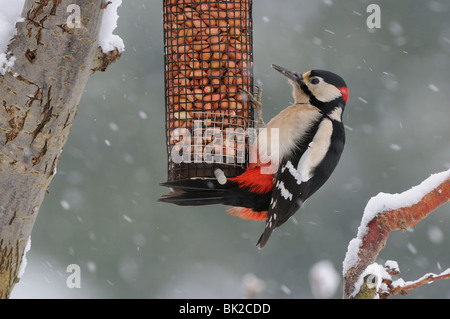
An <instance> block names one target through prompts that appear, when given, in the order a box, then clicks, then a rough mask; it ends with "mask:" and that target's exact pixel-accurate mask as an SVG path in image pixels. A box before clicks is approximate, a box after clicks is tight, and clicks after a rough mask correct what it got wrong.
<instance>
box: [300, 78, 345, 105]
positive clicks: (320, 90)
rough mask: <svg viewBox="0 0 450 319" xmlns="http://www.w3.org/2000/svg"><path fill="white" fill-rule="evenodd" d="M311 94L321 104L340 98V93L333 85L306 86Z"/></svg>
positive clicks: (324, 83)
mask: <svg viewBox="0 0 450 319" xmlns="http://www.w3.org/2000/svg"><path fill="white" fill-rule="evenodd" d="M308 88H309V90H310V91H311V93H312V94H313V95H314V96H315V97H316V99H318V100H319V101H321V102H330V101H333V100H335V99H337V98H338V97H341V96H342V93H341V91H339V89H338V88H337V87H335V86H334V85H331V84H328V83H326V82H322V83H320V84H317V85H314V84H308Z"/></svg>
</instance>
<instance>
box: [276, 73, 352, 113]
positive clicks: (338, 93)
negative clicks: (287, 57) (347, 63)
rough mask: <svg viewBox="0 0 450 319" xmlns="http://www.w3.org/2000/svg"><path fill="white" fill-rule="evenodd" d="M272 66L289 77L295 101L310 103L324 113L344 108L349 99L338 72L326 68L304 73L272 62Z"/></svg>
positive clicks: (345, 86)
mask: <svg viewBox="0 0 450 319" xmlns="http://www.w3.org/2000/svg"><path fill="white" fill-rule="evenodd" d="M272 68H274V69H275V70H277V71H278V72H280V73H281V74H283V75H284V76H285V77H287V78H288V80H289V82H290V83H291V85H292V87H293V91H292V95H293V97H294V99H295V103H310V104H312V105H314V106H315V107H317V108H319V109H320V110H321V111H323V112H324V113H326V114H328V113H330V112H333V111H334V110H335V109H336V108H341V109H343V108H344V106H345V104H346V103H347V100H348V89H347V85H346V84H345V81H344V80H343V79H342V78H341V77H340V76H339V75H337V74H335V73H332V72H330V71H325V70H311V71H308V72H305V73H303V74H300V73H297V72H292V71H289V70H287V69H285V68H283V67H281V66H278V65H275V64H272Z"/></svg>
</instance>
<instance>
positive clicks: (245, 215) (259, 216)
mask: <svg viewBox="0 0 450 319" xmlns="http://www.w3.org/2000/svg"><path fill="white" fill-rule="evenodd" d="M227 213H228V214H230V215H232V216H236V217H239V218H242V219H245V220H255V221H263V220H266V218H267V211H264V212H255V211H253V209H251V208H245V207H230V208H229V209H227Z"/></svg>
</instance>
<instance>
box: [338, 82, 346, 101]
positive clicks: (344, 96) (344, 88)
mask: <svg viewBox="0 0 450 319" xmlns="http://www.w3.org/2000/svg"><path fill="white" fill-rule="evenodd" d="M338 89H339V91H341V94H342V99H343V100H344V102H345V104H347V101H348V89H347V87H345V86H341V87H339V88H338Z"/></svg>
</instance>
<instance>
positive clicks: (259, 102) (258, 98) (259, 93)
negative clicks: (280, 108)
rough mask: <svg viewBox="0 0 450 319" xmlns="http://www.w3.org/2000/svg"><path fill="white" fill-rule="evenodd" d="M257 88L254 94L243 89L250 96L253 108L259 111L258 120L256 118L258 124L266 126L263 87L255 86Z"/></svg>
mask: <svg viewBox="0 0 450 319" xmlns="http://www.w3.org/2000/svg"><path fill="white" fill-rule="evenodd" d="M255 89H256V94H252V93H250V92H249V91H247V90H246V89H242V90H243V91H244V92H245V93H246V94H247V97H248V100H249V101H250V103H251V104H252V106H253V108H254V109H255V110H256V112H257V120H256V124H257V126H262V127H264V126H265V124H264V119H263V111H262V109H263V92H264V91H263V89H262V88H260V87H259V86H255Z"/></svg>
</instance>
